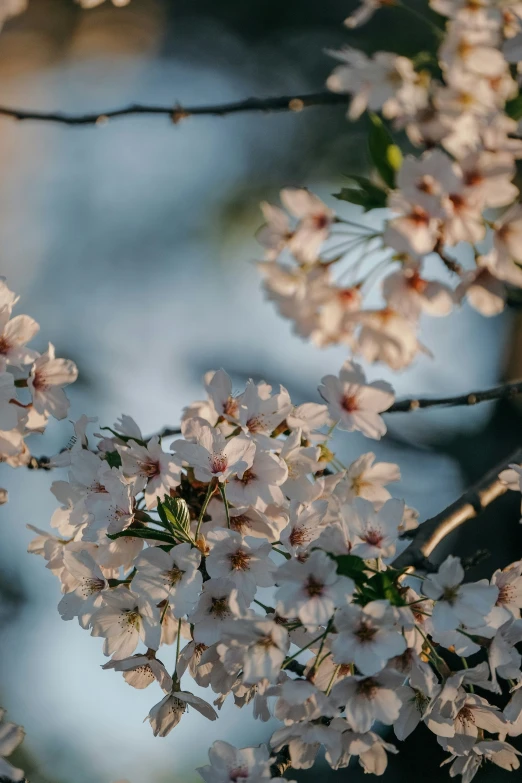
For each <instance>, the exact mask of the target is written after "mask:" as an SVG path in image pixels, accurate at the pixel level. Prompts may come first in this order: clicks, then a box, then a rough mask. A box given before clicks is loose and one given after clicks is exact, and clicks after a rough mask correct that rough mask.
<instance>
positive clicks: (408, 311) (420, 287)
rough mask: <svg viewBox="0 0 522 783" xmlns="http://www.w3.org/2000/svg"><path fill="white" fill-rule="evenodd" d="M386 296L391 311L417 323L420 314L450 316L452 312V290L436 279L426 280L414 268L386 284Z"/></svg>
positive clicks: (408, 269) (403, 270)
mask: <svg viewBox="0 0 522 783" xmlns="http://www.w3.org/2000/svg"><path fill="white" fill-rule="evenodd" d="M383 296H384V298H385V299H386V302H387V304H388V305H389V307H391V308H392V309H394V310H396V311H397V312H398V313H401V314H402V315H403V316H404V317H405V318H408V319H409V320H411V321H412V322H413V323H416V322H417V321H418V319H419V317H420V315H421V313H426V314H427V315H432V316H439V317H440V316H445V315H448V314H449V313H450V312H451V310H452V309H453V304H454V296H453V292H452V290H451V289H450V288H449V287H448V286H447V285H444V283H439V282H437V281H436V280H425V279H424V278H423V277H421V275H420V272H419V270H418V268H417V267H416V266H415V265H409V266H406V265H405V266H404V267H403V269H401V270H400V271H398V272H393V273H392V274H391V275H388V277H386V278H385V280H384V282H383Z"/></svg>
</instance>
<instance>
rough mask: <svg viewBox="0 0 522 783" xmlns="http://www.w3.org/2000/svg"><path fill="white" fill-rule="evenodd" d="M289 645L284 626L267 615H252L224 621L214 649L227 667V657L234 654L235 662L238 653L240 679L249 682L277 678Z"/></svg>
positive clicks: (271, 680)
mask: <svg viewBox="0 0 522 783" xmlns="http://www.w3.org/2000/svg"><path fill="white" fill-rule="evenodd" d="M288 647H289V639H288V632H287V630H286V628H284V627H283V626H282V625H280V624H278V623H276V622H274V620H271V619H268V618H267V619H262V618H257V617H252V618H245V619H234V620H232V621H230V622H229V623H225V625H224V626H223V630H222V633H221V641H220V642H219V644H218V646H217V652H218V654H219V657H220V659H221V661H222V662H223V664H224V666H225V668H227V669H228V667H227V662H228V658H229V657H230V656H231V655H233V664H234V666H235V665H236V663H237V656H238V654H239V656H240V660H241V667H242V670H243V682H244V683H246V684H248V685H252V684H253V683H256V682H261V681H262V680H265V679H266V680H268V681H269V682H273V681H274V680H276V679H277V677H278V675H279V672H280V669H281V666H282V664H283V661H284V659H285V656H286V654H287V652H288Z"/></svg>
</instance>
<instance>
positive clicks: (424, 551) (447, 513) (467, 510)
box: [393, 449, 522, 571]
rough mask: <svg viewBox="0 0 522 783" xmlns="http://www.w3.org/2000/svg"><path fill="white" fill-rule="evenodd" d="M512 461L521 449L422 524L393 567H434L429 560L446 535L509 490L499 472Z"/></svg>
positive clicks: (521, 454) (519, 457)
mask: <svg viewBox="0 0 522 783" xmlns="http://www.w3.org/2000/svg"><path fill="white" fill-rule="evenodd" d="M513 463H515V464H519V463H522V449H517V451H515V452H513V454H510V455H509V457H507V458H506V459H504V460H502V462H501V463H500V464H499V465H496V466H495V467H494V468H492V470H490V471H489V472H488V473H486V475H485V476H483V477H482V478H481V479H480V481H477V483H476V484H474V485H473V486H472V487H471V488H470V489H468V490H467V491H466V492H464V494H463V495H461V496H460V498H458V500H456V501H455V502H454V503H452V504H451V505H450V506H448V507H447V508H445V509H444V511H441V512H440V513H439V514H437V515H436V516H434V517H432V518H431V519H428V520H426V522H424V523H423V524H422V525H420V526H419V527H418V528H417V529H416V530H415V531H414V532H413V540H412V542H411V544H410V545H409V546H408V548H407V549H405V550H404V552H403V553H402V554H401V555H399V557H398V558H397V559H396V560H395V561H394V563H393V566H394V568H407V567H409V566H411V567H413V568H419V569H422V570H425V571H433V570H434V566H433V564H432V563H430V561H429V560H428V558H429V556H430V555H431V553H432V552H433V551H434V550H435V549H436V547H438V545H439V544H440V543H441V541H443V540H444V539H445V538H446V536H448V535H449V534H450V533H452V532H453V531H454V530H456V529H457V528H458V527H460V525H463V524H464V522H467V521H468V520H469V519H474V517H476V516H478V514H480V512H481V511H483V510H484V509H485V508H487V507H488V506H489V505H490V503H493V501H494V500H496V499H497V498H498V497H500V496H501V495H503V494H504V493H505V492H506V491H507V486H506V485H505V484H504V483H503V482H502V481H500V479H499V477H498V474H499V473H500V472H501V471H503V470H505V469H506V468H507V467H508V466H509V465H511V464H513Z"/></svg>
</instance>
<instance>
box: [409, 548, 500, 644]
mask: <svg viewBox="0 0 522 783" xmlns="http://www.w3.org/2000/svg"><path fill="white" fill-rule="evenodd" d="M463 579H464V569H463V568H462V565H461V563H460V560H459V559H458V558H457V557H453V555H449V556H448V557H447V558H446V560H445V561H444V562H443V563H442V565H441V566H440V567H439V570H438V572H437V574H429V575H428V576H427V578H426V579H425V580H424V582H423V585H422V591H423V593H424V594H425V595H427V596H428V598H433V599H434V600H435V601H436V603H435V605H434V607H433V612H432V617H431V619H432V622H433V627H434V629H435V631H436V632H444V631H453V630H454V629H455V628H458V626H459V625H460V624H462V625H467V626H468V627H469V628H477V627H479V626H481V625H483V624H484V621H485V618H486V616H487V615H488V614H489V612H490V611H491V610H492V608H493V606H494V605H495V601H496V600H497V598H498V593H499V591H498V587H495V586H494V585H488V584H487V582H486V581H485V580H482V581H480V582H474V583H471V584H464V585H463V584H461V583H462V580H463Z"/></svg>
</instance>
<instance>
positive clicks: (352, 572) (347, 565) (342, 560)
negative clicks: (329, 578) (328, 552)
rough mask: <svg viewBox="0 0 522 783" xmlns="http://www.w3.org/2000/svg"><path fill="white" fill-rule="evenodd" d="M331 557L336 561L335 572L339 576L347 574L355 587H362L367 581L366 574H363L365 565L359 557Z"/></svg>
mask: <svg viewBox="0 0 522 783" xmlns="http://www.w3.org/2000/svg"><path fill="white" fill-rule="evenodd" d="M333 559H334V560H335V562H336V563H337V573H338V574H339V575H340V576H349V577H350V579H353V581H354V582H355V584H356V585H357V587H362V585H364V584H365V582H367V581H368V576H367V574H365V569H366V565H365V563H364V560H361V558H360V557H357V556H356V555H337V556H336V557H334V558H333Z"/></svg>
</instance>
